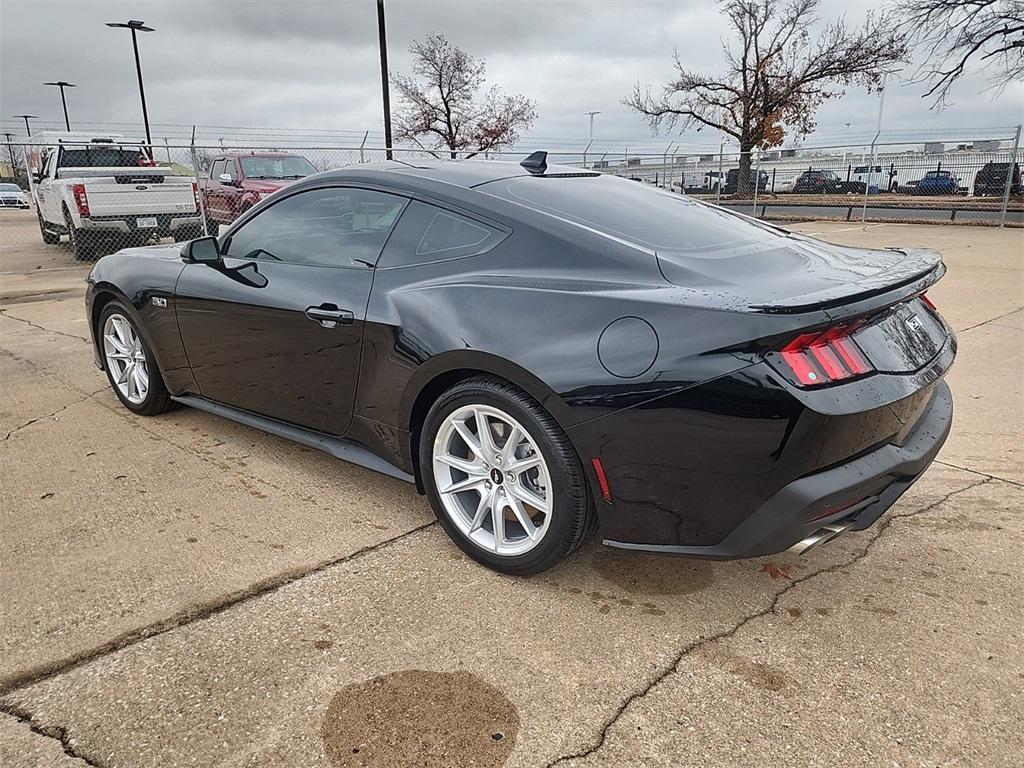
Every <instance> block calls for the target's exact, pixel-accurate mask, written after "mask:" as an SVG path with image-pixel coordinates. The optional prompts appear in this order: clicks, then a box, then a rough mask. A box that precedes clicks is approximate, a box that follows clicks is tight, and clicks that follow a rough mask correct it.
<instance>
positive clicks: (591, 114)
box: [583, 110, 601, 141]
mask: <svg viewBox="0 0 1024 768" xmlns="http://www.w3.org/2000/svg"><path fill="white" fill-rule="evenodd" d="M583 114H585V115H590V140H591V141H593V140H594V115H600V114H601V112H600V110H598V111H595V112H584V113H583Z"/></svg>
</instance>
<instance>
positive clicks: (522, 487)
mask: <svg viewBox="0 0 1024 768" xmlns="http://www.w3.org/2000/svg"><path fill="white" fill-rule="evenodd" d="M420 467H421V470H422V473H423V479H424V484H425V485H426V488H427V492H428V495H429V496H430V500H431V503H432V505H433V507H434V511H435V513H436V514H437V516H438V519H439V520H440V522H441V524H442V526H443V527H444V528H445V530H446V531H447V532H448V534H449V536H451V537H452V539H453V540H454V541H455V542H456V543H457V544H458V545H459V547H461V548H462V549H463V551H465V552H466V553H467V554H469V555H470V556H472V557H473V558H474V559H476V560H477V561H479V562H481V563H483V564H484V565H487V566H488V567H490V568H493V569H495V570H498V571H502V572H504V573H513V574H520V575H525V574H531V573H537V572H539V571H543V570H545V569H547V568H550V567H551V566H552V565H554V564H555V563H556V562H558V561H559V560H560V559H561V558H563V557H565V556H566V555H567V554H569V553H570V552H572V551H573V550H574V549H576V547H578V546H579V545H580V544H581V543H582V542H583V541H584V540H585V538H586V536H587V534H589V533H590V532H591V530H592V528H593V524H592V517H593V515H592V511H591V509H590V507H591V504H590V499H589V496H588V494H587V490H586V480H585V478H584V476H583V471H582V468H581V467H580V463H579V459H578V458H577V457H576V455H575V452H574V451H573V449H572V446H571V445H570V443H569V441H568V438H567V437H566V436H565V433H564V432H562V430H561V429H560V428H559V427H558V425H557V424H556V423H555V421H554V420H553V419H552V418H551V417H550V415H548V414H547V413H546V412H545V411H544V410H543V409H542V408H541V407H540V406H539V405H538V404H537V403H536V402H535V401H534V400H533V399H532V398H530V397H528V396H527V395H525V394H524V393H522V392H520V391H519V390H517V389H515V388H513V387H511V386H509V385H508V384H505V383H503V382H498V381H494V380H490V379H472V380H470V381H467V382H464V383H462V384H459V385H457V386H456V387H453V388H452V389H451V390H449V391H448V392H446V393H445V394H444V395H443V396H442V397H441V399H440V400H438V402H437V403H435V404H434V407H433V408H432V409H431V411H430V414H429V415H428V416H427V422H426V424H425V425H424V431H423V437H422V440H421V452H420Z"/></svg>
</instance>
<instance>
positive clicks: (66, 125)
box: [43, 80, 77, 133]
mask: <svg viewBox="0 0 1024 768" xmlns="http://www.w3.org/2000/svg"><path fill="white" fill-rule="evenodd" d="M43 85H55V86H57V87H58V88H60V103H61V106H63V107H64V128H65V129H67V132H68V133H71V121H70V120H68V100H67V99H66V98H64V89H65V88H76V87H77V86H76V85H75V84H74V83H69V82H67V81H66V80H55V81H54V82H52V83H43Z"/></svg>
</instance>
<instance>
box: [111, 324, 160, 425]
mask: <svg viewBox="0 0 1024 768" xmlns="http://www.w3.org/2000/svg"><path fill="white" fill-rule="evenodd" d="M103 354H104V356H105V357H106V358H107V370H109V371H110V378H111V381H112V382H113V383H114V386H115V387H117V390H118V391H119V392H120V393H121V396H122V397H124V399H125V400H127V401H128V402H129V403H133V404H134V405H141V404H142V403H143V402H144V401H145V400H146V396H147V395H148V394H149V366H148V364H147V362H146V350H145V349H143V347H142V339H141V338H140V337H139V334H138V333H136V332H135V328H133V327H132V324H131V323H130V322H129V321H128V318H126V317H125V316H124V315H119V314H116V313H114V314H111V315H108V316H107V320H106V322H105V323H104V324H103Z"/></svg>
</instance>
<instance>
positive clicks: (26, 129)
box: [11, 115, 39, 139]
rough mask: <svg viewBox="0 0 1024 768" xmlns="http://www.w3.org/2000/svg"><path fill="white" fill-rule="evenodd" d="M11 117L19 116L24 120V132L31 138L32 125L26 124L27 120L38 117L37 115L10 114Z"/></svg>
mask: <svg viewBox="0 0 1024 768" xmlns="http://www.w3.org/2000/svg"><path fill="white" fill-rule="evenodd" d="M11 117H20V118H21V119H22V120H24V121H25V133H26V134H28V137H29V138H30V139H31V138H32V126H30V125H29V124H28V121H29V120H35V119H36V118H38V117H39V115H11Z"/></svg>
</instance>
